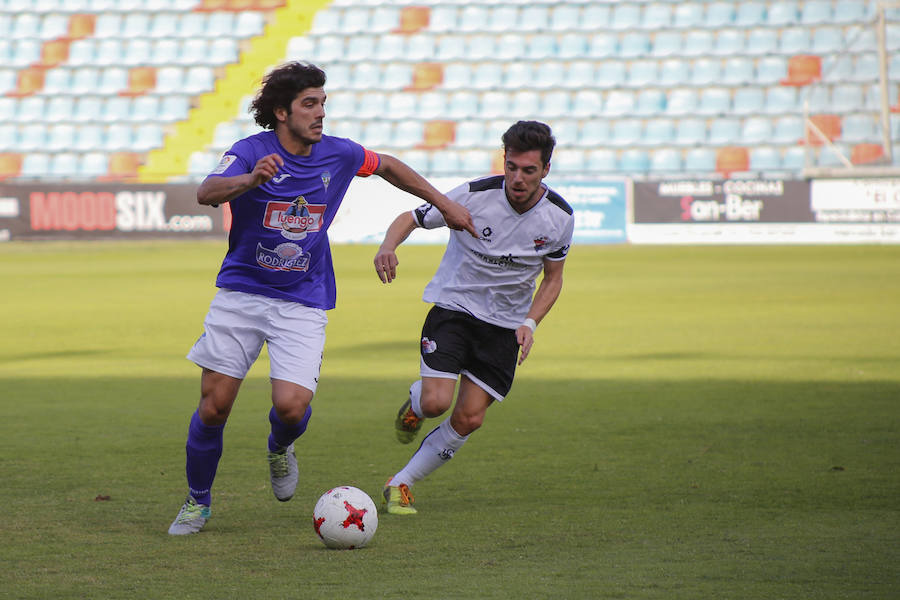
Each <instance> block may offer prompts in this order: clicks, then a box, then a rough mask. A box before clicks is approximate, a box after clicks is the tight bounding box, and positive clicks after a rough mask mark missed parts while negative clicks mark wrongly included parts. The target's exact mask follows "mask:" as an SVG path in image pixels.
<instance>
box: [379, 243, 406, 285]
mask: <svg viewBox="0 0 900 600" xmlns="http://www.w3.org/2000/svg"><path fill="white" fill-rule="evenodd" d="M398 264H400V261H399V260H397V254H396V253H395V252H393V251H392V250H383V249H381V248H379V249H378V254H376V255H375V273H376V274H377V275H378V278H379V279H380V280H381V283H390V282H392V281H393V280H394V279H395V278H396V277H397V265H398Z"/></svg>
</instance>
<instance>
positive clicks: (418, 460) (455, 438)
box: [391, 384, 469, 486]
mask: <svg viewBox="0 0 900 600" xmlns="http://www.w3.org/2000/svg"><path fill="white" fill-rule="evenodd" d="M413 386H415V384H413ZM419 390H420V391H421V384H420V386H419ZM467 439H469V436H465V437H463V436H461V435H459V434H458V433H456V431H454V429H453V427H451V426H450V418H449V417H448V418H447V419H445V420H444V422H443V423H441V424H440V425H438V426H437V427H435V428H434V429H433V430H432V431H431V433H429V434H428V435H427V436H425V439H424V440H422V445H421V446H419V449H418V450H416V453H415V454H413V457H412V458H411V459H409V462H408V463H406V466H405V467H403V469H402V470H401V471H400V472H399V473H397V474H396V475H394V476H393V477H392V478H391V485H400V484H402V483H405V484H406V485H410V486H411V485H412V484H414V483H416V482H417V481H420V480H422V479H424V478H425V477H426V476H427V475H428V474H429V473H431V472H432V471H434V470H435V469H437V468H438V467H440V466H441V465H443V464H444V463H445V462H447V461H448V460H450V459H451V458H453V454H454V453H455V452H456V451H457V450H459V449H460V448H462V445H463V444H464V443H466V440H467Z"/></svg>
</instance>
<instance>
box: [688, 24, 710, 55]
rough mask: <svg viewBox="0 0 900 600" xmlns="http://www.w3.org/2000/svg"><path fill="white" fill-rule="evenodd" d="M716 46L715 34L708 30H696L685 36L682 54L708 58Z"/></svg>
mask: <svg viewBox="0 0 900 600" xmlns="http://www.w3.org/2000/svg"><path fill="white" fill-rule="evenodd" d="M714 46H715V34H714V33H713V32H712V31H710V30H708V29H695V30H692V31H689V32H688V33H687V34H686V35H685V39H684V47H683V48H682V53H683V54H684V55H685V56H707V55H709V54H712V52H713V48H714Z"/></svg>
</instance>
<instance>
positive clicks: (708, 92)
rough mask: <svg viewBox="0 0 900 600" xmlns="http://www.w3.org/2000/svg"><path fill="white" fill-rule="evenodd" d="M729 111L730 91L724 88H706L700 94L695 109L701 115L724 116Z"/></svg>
mask: <svg viewBox="0 0 900 600" xmlns="http://www.w3.org/2000/svg"><path fill="white" fill-rule="evenodd" d="M730 111H731V90H730V89H729V88H724V87H708V88H704V89H703V90H702V91H701V92H700V103H699V104H698V106H697V108H696V112H697V114H701V115H724V114H726V113H728V112H730Z"/></svg>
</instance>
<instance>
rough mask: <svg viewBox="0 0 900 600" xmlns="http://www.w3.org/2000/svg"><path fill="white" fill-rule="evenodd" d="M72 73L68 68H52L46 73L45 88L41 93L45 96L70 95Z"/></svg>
mask: <svg viewBox="0 0 900 600" xmlns="http://www.w3.org/2000/svg"><path fill="white" fill-rule="evenodd" d="M71 77H72V72H71V70H70V69H67V68H60V67H56V68H50V69H47V70H46V71H44V87H43V89H42V90H41V93H42V94H44V95H48V96H51V95H56V94H67V93H69V87H70V85H71Z"/></svg>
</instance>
